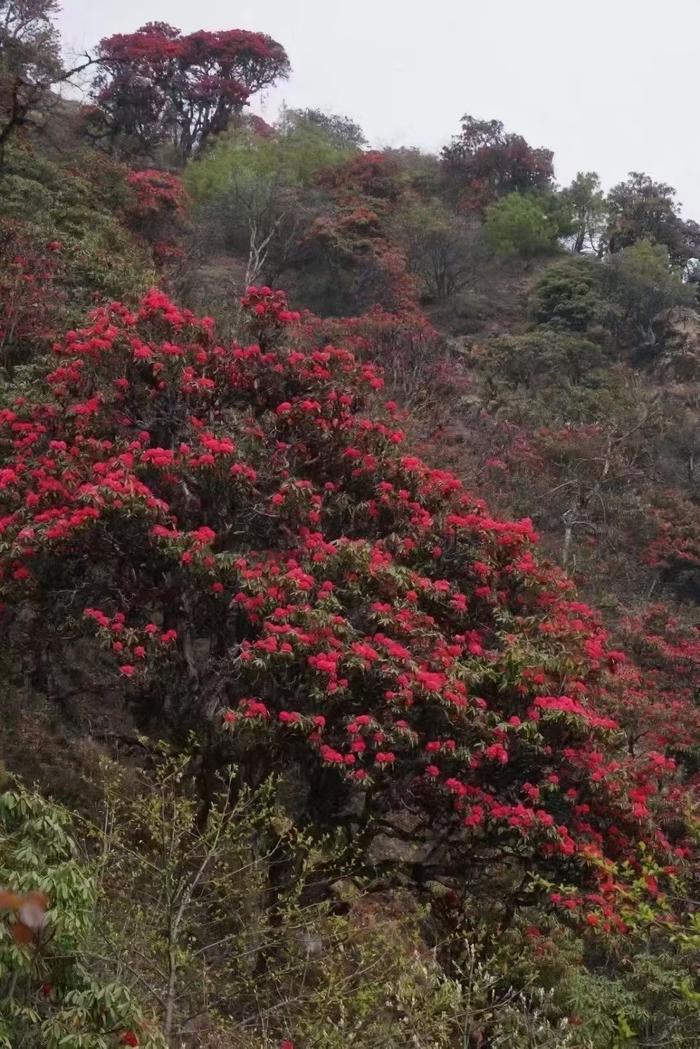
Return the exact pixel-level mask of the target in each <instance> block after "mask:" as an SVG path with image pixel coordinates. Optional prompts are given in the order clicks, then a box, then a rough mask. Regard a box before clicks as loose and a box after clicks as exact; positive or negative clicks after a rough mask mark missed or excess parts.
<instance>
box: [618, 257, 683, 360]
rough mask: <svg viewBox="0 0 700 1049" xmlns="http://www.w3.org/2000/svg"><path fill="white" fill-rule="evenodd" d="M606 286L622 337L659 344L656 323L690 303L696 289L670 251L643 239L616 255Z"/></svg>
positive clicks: (649, 343)
mask: <svg viewBox="0 0 700 1049" xmlns="http://www.w3.org/2000/svg"><path fill="white" fill-rule="evenodd" d="M605 287H606V290H607V293H608V296H609V297H610V299H611V300H612V302H613V303H614V306H615V310H616V315H617V316H616V327H617V329H618V333H619V335H620V337H621V338H624V339H627V340H630V341H634V340H639V339H640V338H641V339H642V340H643V342H644V343H646V344H648V345H653V344H654V343H655V342H656V335H655V332H654V327H653V325H654V321H655V320H656V319H657V318H658V317H659V315H662V314H664V313H665V312H667V311H668V310H670V309H671V308H672V307H673V306H680V305H682V304H683V303H689V302H690V301H692V299H693V297H694V289H693V288H692V287H690V286H689V285H687V284H684V283H683V280H682V276H681V271H680V269H679V268H678V267H674V266H673V265H672V261H671V258H670V255H669V251H668V248H667V247H666V246H665V245H664V244H654V243H653V242H652V241H650V240H640V241H638V242H637V243H636V244H631V245H630V246H629V247H626V248H623V249H622V250H621V251H619V252H617V253H616V254H615V255H613V256H612V257H611V258H610V259H609V260H608V263H607V266H606V267H605Z"/></svg>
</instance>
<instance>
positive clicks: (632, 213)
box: [606, 171, 700, 266]
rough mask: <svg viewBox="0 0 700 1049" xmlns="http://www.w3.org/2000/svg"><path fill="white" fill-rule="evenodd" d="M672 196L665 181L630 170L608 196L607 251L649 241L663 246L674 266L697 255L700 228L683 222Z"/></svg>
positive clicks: (678, 207) (699, 250)
mask: <svg viewBox="0 0 700 1049" xmlns="http://www.w3.org/2000/svg"><path fill="white" fill-rule="evenodd" d="M675 197H676V191H675V189H673V187H672V186H669V185H667V184H666V183H665V182H654V180H653V179H652V178H650V177H649V175H645V174H643V173H642V172H639V171H632V172H630V175H629V178H628V179H627V180H626V181H625V182H620V183H618V185H617V186H613V188H612V189H611V190H610V193H609V194H608V197H607V201H606V204H607V209H608V214H609V224H608V231H607V240H608V250H609V251H610V252H611V253H612V254H614V253H615V252H617V251H621V250H622V249H623V248H627V247H629V246H630V245H631V244H635V243H636V242H637V241H640V240H648V241H651V242H652V243H654V244H663V245H665V246H666V247H667V248H668V252H669V255H670V256H671V260H672V262H673V263H675V265H677V266H682V265H685V264H686V263H687V262H688V260H689V259H691V258H694V257H697V256H698V255H700V227H698V224H697V223H696V222H686V221H684V219H683V218H682V216H681V214H680V205H679V204H678V202H677V201H676V199H675Z"/></svg>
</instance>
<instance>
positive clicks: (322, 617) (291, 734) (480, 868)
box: [0, 288, 689, 930]
mask: <svg viewBox="0 0 700 1049" xmlns="http://www.w3.org/2000/svg"><path fill="white" fill-rule="evenodd" d="M244 309H245V311H246V313H247V314H248V315H249V317H250V325H251V329H250V330H251V331H253V330H254V332H255V336H256V341H255V342H253V343H251V344H246V342H245V340H243V342H242V344H240V345H238V344H234V345H230V346H224V345H222V344H220V343H219V341H218V340H217V337H216V332H215V330H214V325H213V322H212V321H211V320H210V319H208V318H197V317H195V316H193V315H192V314H191V313H189V312H188V311H186V310H182V309H179V308H178V307H177V306H176V305H174V304H173V302H171V301H170V300H169V299H168V298H167V297H166V296H165V295H164V294H162V293H161V292H159V291H155V290H154V291H151V292H150V293H149V294H148V295H147V296H146V298H145V299H144V300H143V302H142V303H141V305H140V307H139V308H138V309H137V310H136V311H131V310H129V309H127V308H126V307H125V306H123V305H121V304H119V303H113V304H112V305H111V306H109V307H105V308H101V309H99V310H97V311H96V312H95V313H94V314H93V316H92V318H91V319H90V321H89V323H88V325H87V327H85V328H83V329H81V330H75V331H69V332H68V333H67V334H66V335H65V336H64V337H63V338H61V339H59V340H58V341H57V342H56V344H55V346H54V357H55V360H54V361H53V362H52V368H51V370H50V371H49V372H48V374H47V376H46V383H45V387H43V388H42V387H39V386H37V393H36V395H35V396H33V397H32V398H31V399H26V398H18V399H16V400H15V401H14V402H13V403H12V404H9V405H7V406H6V407H5V408H4V409H3V410H2V411H0V456H1V458H0V596H1V598H2V601H3V631H4V636H5V638H6V646H7V648H8V649H9V653H10V655H11V656H12V655H14V656H16V657H17V659H19V658H20V656H21V658H22V660H23V661H24V665H25V669H26V668H27V667H29V668H30V672H31V673H32V675H33V680H34V681H35V682H36V683H39V684H41V687H42V688H43V689H44V690H45V691H46V692H47V694H49V695H51V694H54V693H55V691H56V689H57V682H59V681H60V680H61V676H62V675H64V674H65V672H66V667H67V666H70V671H71V674H72V679H73V681H76V680H77V681H78V682H79V684H78V691H79V692H81V693H82V694H83V695H90V694H92V695H93V696H102V697H104V701H105V702H108V703H110V704H111V703H116V702H117V701H118V698H119V697H120V696H121V697H123V699H124V700H126V701H127V702H128V703H129V704H130V706H131V707H132V708H133V710H134V712H135V714H136V716H137V718H138V720H139V722H140V723H141V724H142V725H143V726H144V727H146V728H149V727H150V729H151V730H152V731H154V732H157V733H164V732H168V733H169V734H170V735H171V736H172V737H173V738H175V739H178V738H179V739H183V738H185V737H186V736H187V734H188V732H190V731H191V730H194V731H195V732H196V733H197V734H198V735H199V736H200V738H202V739H203V740H205V741H206V745H207V755H208V766H207V767H208V768H209V769H210V770H211V771H212V772H213V770H215V769H216V767H217V766H218V765H220V764H221V763H223V762H226V761H228V760H231V759H234V760H236V761H237V762H238V764H239V766H240V769H241V775H242V777H243V778H244V780H246V781H248V782H250V783H252V784H257V783H260V782H261V781H262V780H263V779H264V778H265V777H266V776H267V775H268V774H269V773H271V772H274V771H276V770H284V771H285V772H286V773H287V774H288V775H290V776H291V778H292V780H293V781H294V782H295V783H296V784H297V788H296V789H297V790H298V792H299V796H300V799H301V800H299V799H297V803H296V806H297V808H296V811H297V812H298V813H301V814H302V816H301V817H300V818H303V819H308V818H311V819H313V822H314V824H315V825H316V826H317V827H320V826H324V825H327V826H335V825H343V826H344V827H345V828H346V829H347V830H348V832H351V833H352V834H353V835H354V836H355V837H356V840H357V842H358V845H360V846H362V847H363V848H364V849H365V850H366V849H368V848H369V846H370V845H371V844H372V843H373V851H372V858H373V862H375V863H376V864H378V866H379V868H380V869H382V870H383V871H385V873H386V875H387V877H389V878H391V877H392V876H393V875H396V876H397V877H398V876H402V877H405V876H406V875H408V874H410V875H411V876H412V877H413V878H415V879H417V880H418V881H420V882H426V881H430V880H438V881H443V882H445V883H448V884H453V885H455V886H457V887H460V888H461V887H464V886H467V887H470V888H472V889H474V890H476V889H477V888H479V889H480V890H481V891H482V892H487V891H488V888H489V885H493V886H494V889H493V890H492V891H495V892H497V893H500V894H501V895H502V894H503V893H507V892H509V891H510V892H512V893H513V894H514V898H516V899H521V900H523V899H529V900H531V899H533V898H534V897H533V895H532V892H533V889H534V888H535V883H534V881H532V880H529V879H528V875H529V874H536V875H537V877H538V879H539V882H538V884H541V885H542V886H548V888H546V890H545V892H546V897H547V898H548V899H550V900H551V902H552V905H553V906H558V907H562V908H563V909H564V910H565V911H569V912H571V913H572V914H573V915H580V916H581V917H582V918H585V919H586V920H587V921H588V924H589V925H591V927H598V926H599V927H600V928H601V929H615V930H623V929H624V921H623V919H622V918H621V917H619V915H618V908H617V902H618V900H619V899H620V898H622V897H624V893H625V887H624V886H625V877H628V878H629V877H634V876H636V872H638V871H639V869H640V867H639V863H638V854H639V843H640V842H643V843H644V849H645V852H646V855H647V856H653V857H654V858H655V863H656V864H657V866H658V868H659V870H661V871H662V872H665V873H661V874H660V875H659V878H660V879H663V878H667V877H670V876H671V875H672V874H673V872H674V870H675V869H676V868H678V867H679V866H682V864H683V861H684V859H685V858H686V857H687V855H688V854H689V846H688V842H687V841H686V830H685V824H684V812H685V809H686V807H687V803H686V795H685V793H684V792H685V790H686V789H687V788H686V787H684V786H683V784H682V782H681V779H680V777H679V773H678V770H677V769H676V765H675V761H674V759H673V758H672V757H670V756H669V755H668V754H667V753H666V752H665V750H664V748H663V745H662V743H661V742H660V741H657V740H656V739H655V740H654V743H653V745H650V746H648V747H644V746H640V747H636V748H635V747H632V748H630V747H629V746H628V742H627V740H626V737H625V734H624V732H623V731H622V730H621V729H619V728H618V725H617V721H616V720H615V719H614V718H613V717H612V716H611V713H610V706H611V704H612V703H613V701H614V697H615V695H616V693H615V689H616V688H617V685H616V680H617V675H618V674H619V673H620V672H621V670H622V669H623V668H624V667H625V659H624V656H623V655H622V654H621V653H620V652H617V651H615V650H614V649H612V648H611V646H610V643H609V641H608V638H607V635H606V632H605V630H604V629H603V627H602V626H601V623H600V621H599V619H598V618H597V616H596V615H595V614H594V613H593V612H592V611H591V609H590V608H588V607H587V606H586V605H584V604H582V603H580V602H578V601H577V600H576V596H575V594H574V593H573V592H572V589H571V584H570V583H569V582H568V580H567V579H566V578H565V577H564V576H562V575H561V574H560V573H559V572H558V571H557V570H554V569H551V568H549V567H547V566H545V565H543V564H540V563H539V562H538V560H537V558H536V556H535V549H534V547H535V543H536V538H537V537H536V535H535V534H534V532H533V528H532V525H531V523H530V522H529V520H521V521H501V520H497V519H495V518H494V517H493V516H492V515H491V514H490V513H489V511H488V508H487V507H486V506H485V504H484V503H483V502H482V501H481V500H479V499H478V498H474V497H473V496H471V495H470V494H468V493H467V492H466V491H464V489H463V488H462V486H461V484H460V482H459V481H458V480H457V479H456V478H455V477H454V476H453V475H451V474H449V473H447V472H445V471H442V470H438V469H430V468H428V467H427V466H426V465H425V464H424V463H423V462H422V461H421V460H420V459H418V458H417V457H415V456H414V455H413V454H411V451H410V449H408V448H406V447H404V435H403V433H402V431H401V429H400V426H399V424H398V422H397V420H396V418H395V411H396V410H395V406H394V405H393V403H391V402H390V403H388V404H386V403H383V402H384V398H383V396H382V386H383V379H382V377H381V374H380V373H379V372H378V371H377V369H376V368H375V367H374V366H373V365H371V364H368V363H365V362H363V361H362V360H361V359H358V358H356V357H355V356H353V354H352V353H351V352H349V351H348V350H345V349H343V348H341V347H338V346H332V345H327V344H323V343H321V344H319V343H314V342H313V341H312V339H311V336H310V334H309V331H310V329H309V326H308V325H306V324H304V323H301V322H300V317H299V314H298V313H296V312H294V311H292V310H290V309H289V307H288V305H287V302H286V299H285V297H284V295H282V294H281V293H279V292H272V291H270V289H267V288H262V289H249V292H248V294H247V296H246V298H245V300H244ZM90 646H92V649H93V651H94V654H93V655H90V654H89V652H90ZM207 789H208V788H207V774H206V769H205V771H204V774H203V777H202V790H203V792H204V796H205V798H206V792H207ZM389 839H396V840H398V841H399V842H401V847H400V848H399V849H398V850H397V849H395V848H394V849H392V848H390V847H389V845H388V844H387V842H388V840H389ZM495 867H498V868H500V869H501V870H502V871H503V872H504V873H505V875H507V877H506V878H505V879H504V878H501V879H494V876H493V871H494V868H495ZM625 870H627V872H628V874H627V875H625V873H624V871H625ZM661 884H662V882H661V881H659V880H658V879H657V882H655V886H654V888H650V889H649V897H650V900H657V896H658V893H659V892H660V891H661V890H660V887H659V886H660V885H661ZM504 885H505V888H504ZM657 902H658V901H657ZM668 907H670V904H664V905H663V907H662V910H664V908H665V909H668Z"/></svg>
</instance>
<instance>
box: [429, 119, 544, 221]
mask: <svg viewBox="0 0 700 1049" xmlns="http://www.w3.org/2000/svg"><path fill="white" fill-rule="evenodd" d="M552 157H553V154H552V152H551V151H550V150H548V149H533V147H532V146H530V145H529V144H528V143H527V142H526V141H525V139H524V138H523V137H522V135H515V134H512V133H510V132H509V133H506V132H505V130H504V127H503V124H502V123H501V122H500V120H477V119H476V118H475V117H472V116H469V115H466V116H464V117H462V131H461V133H460V134H459V135H456V136H455V137H454V138H453V140H452V142H451V143H450V145H449V146H445V148H444V149H443V151H442V164H443V168H444V171H445V174H446V177H447V181H448V183H449V185H450V186H451V190H452V195H453V197H454V198H455V199H456V202H457V203H459V204H460V205H462V206H464V207H466V208H469V209H472V210H482V209H483V208H484V207H486V206H487V205H488V204H489V203H491V202H492V201H493V200H495V199H496V198H498V197H501V196H503V195H505V194H507V193H513V192H516V191H519V192H524V191H526V190H531V189H544V188H546V187H549V186H551V184H552V180H553V177H554V168H553V166H552Z"/></svg>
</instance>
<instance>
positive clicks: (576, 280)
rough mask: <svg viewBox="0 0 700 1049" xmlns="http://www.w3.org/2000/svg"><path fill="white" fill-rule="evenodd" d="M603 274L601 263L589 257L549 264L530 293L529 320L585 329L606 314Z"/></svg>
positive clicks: (558, 327) (579, 329) (602, 318)
mask: <svg viewBox="0 0 700 1049" xmlns="http://www.w3.org/2000/svg"><path fill="white" fill-rule="evenodd" d="M602 278H603V273H602V269H601V267H600V265H599V264H598V263H596V262H594V261H592V260H590V259H567V261H566V262H561V263H558V264H557V265H556V266H551V267H550V268H549V269H548V270H547V271H546V273H545V274H544V276H543V277H542V278H541V279H540V280H539V281H538V282H537V284H536V285H535V287H534V288H533V291H532V294H531V296H530V302H529V312H530V316H531V318H532V320H533V321H534V322H535V323H536V324H541V325H547V326H548V327H551V328H556V329H560V330H562V331H575V332H585V331H587V330H588V329H589V328H591V327H592V326H593V325H595V324H596V323H598V322H601V321H603V320H604V317H605V304H604V301H603V299H602V296H601V284H602Z"/></svg>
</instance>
